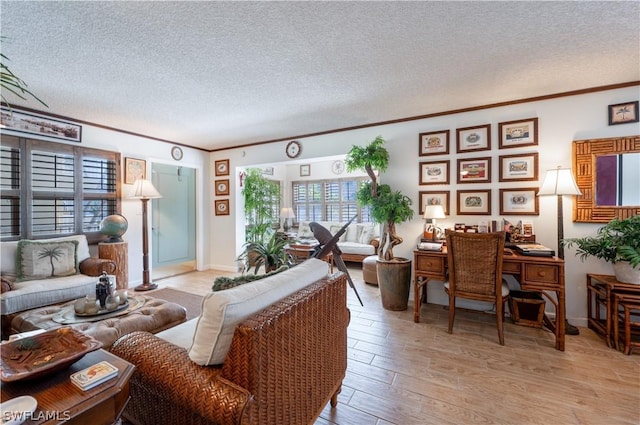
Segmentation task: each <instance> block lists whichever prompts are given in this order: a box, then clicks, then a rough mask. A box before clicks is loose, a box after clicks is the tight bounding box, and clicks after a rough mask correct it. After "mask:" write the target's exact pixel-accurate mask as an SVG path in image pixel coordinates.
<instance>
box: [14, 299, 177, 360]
mask: <svg viewBox="0 0 640 425" xmlns="http://www.w3.org/2000/svg"><path fill="white" fill-rule="evenodd" d="M142 298H144V304H143V305H142V307H140V308H138V309H136V310H133V311H131V312H129V313H127V314H126V315H122V316H117V317H112V318H108V319H104V320H98V321H93V322H82V323H75V324H71V325H63V324H60V323H58V322H55V321H54V320H53V317H54V316H56V315H59V314H60V313H61V312H63V310H65V309H68V308H70V307H71V308H73V307H72V306H73V301H72V302H71V303H66V304H60V305H53V306H48V307H41V308H36V309H33V310H29V311H26V312H24V313H21V314H18V315H17V316H15V317H14V318H13V320H12V321H11V329H12V332H13V333H20V332H27V331H33V330H37V329H53V328H59V327H61V326H71V327H72V328H75V329H77V330H79V331H81V332H83V333H85V334H87V335H90V336H92V337H94V338H95V339H97V340H98V341H100V342H102V344H103V346H102V348H104V349H105V350H108V349H109V348H110V347H111V346H112V345H113V343H114V342H115V341H116V339H118V338H120V337H121V336H122V335H125V334H128V333H130V332H133V331H147V332H151V333H157V332H160V331H163V330H165V329H169V328H171V327H173V326H176V325H178V324H180V323H182V322H184V321H185V320H186V319H187V310H186V309H185V308H184V307H182V306H181V305H178V304H175V303H172V302H169V301H165V300H161V299H158V298H151V297H146V296H144V297H142Z"/></svg>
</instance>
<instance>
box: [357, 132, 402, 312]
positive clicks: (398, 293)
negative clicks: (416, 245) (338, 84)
mask: <svg viewBox="0 0 640 425" xmlns="http://www.w3.org/2000/svg"><path fill="white" fill-rule="evenodd" d="M384 142H385V141H384V139H383V138H382V136H378V137H376V138H375V139H374V140H373V141H372V142H371V143H369V145H367V146H365V147H362V146H353V147H352V148H351V150H350V151H349V153H348V154H347V157H346V159H345V164H346V165H347V170H348V171H354V170H364V171H365V172H366V173H367V175H368V176H369V177H370V178H371V181H369V182H367V183H365V184H363V185H362V186H361V187H360V188H359V189H358V193H357V199H358V203H359V204H360V205H361V206H368V207H369V208H370V209H371V217H373V219H374V221H375V222H376V223H380V224H382V232H381V237H380V247H379V249H378V261H377V264H376V270H377V274H378V285H379V286H380V295H381V298H382V305H383V307H384V308H386V309H388V310H406V308H407V302H408V300H409V289H410V286H411V260H409V259H406V258H399V257H395V256H394V255H393V248H394V247H395V246H397V245H399V244H401V243H402V238H401V237H400V236H399V235H398V234H397V233H396V224H399V223H403V222H405V221H407V220H410V219H411V218H412V217H413V209H412V208H411V199H410V198H409V197H407V196H405V195H403V194H402V193H401V192H400V191H397V190H393V189H391V187H390V186H389V185H388V184H379V183H378V177H379V176H378V172H379V173H382V172H384V171H386V170H387V167H388V166H389V152H388V151H387V149H386V148H385V147H384Z"/></svg>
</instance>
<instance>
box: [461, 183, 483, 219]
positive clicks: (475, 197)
mask: <svg viewBox="0 0 640 425" xmlns="http://www.w3.org/2000/svg"><path fill="white" fill-rule="evenodd" d="M456 194H457V197H458V210H457V214H458V215H491V189H487V190H458V191H457V192H456Z"/></svg>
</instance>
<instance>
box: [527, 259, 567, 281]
mask: <svg viewBox="0 0 640 425" xmlns="http://www.w3.org/2000/svg"><path fill="white" fill-rule="evenodd" d="M558 272H559V268H558V267H555V266H547V265H544V264H524V275H523V277H522V279H523V280H524V281H525V282H530V283H535V282H539V283H555V284H557V283H559V282H560V276H558Z"/></svg>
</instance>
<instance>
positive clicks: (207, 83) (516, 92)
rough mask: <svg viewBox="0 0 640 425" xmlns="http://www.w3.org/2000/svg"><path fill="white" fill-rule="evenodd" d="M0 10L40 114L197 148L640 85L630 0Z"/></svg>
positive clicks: (5, 4) (638, 20)
mask: <svg viewBox="0 0 640 425" xmlns="http://www.w3.org/2000/svg"><path fill="white" fill-rule="evenodd" d="M0 12H1V24H2V35H3V36H5V37H7V40H5V42H3V43H2V53H3V54H5V55H6V56H8V57H9V59H10V63H9V64H10V68H11V69H12V70H13V71H14V72H15V73H16V74H18V75H19V76H20V77H21V78H22V79H23V80H25V81H26V82H27V84H28V85H29V88H30V89H31V90H32V91H33V92H35V93H36V94H37V95H38V96H39V97H41V98H42V99H43V100H44V101H45V102H46V103H47V104H48V105H49V109H48V111H49V112H50V113H53V114H57V115H62V116H66V117H72V118H75V119H77V120H82V121H86V122H92V123H98V124H101V125H105V126H110V127H114V128H118V129H122V130H126V131H130V132H134V133H139V134H143V135H147V136H152V137H156V138H160V139H164V140H169V141H172V142H176V143H180V144H184V145H188V146H194V147H200V148H204V149H207V150H210V149H219V148H224V147H232V146H239V145H245V144H251V143H255V142H260V141H267V140H275V139H289V138H294V137H296V136H300V135H305V134H311V133H316V132H324V131H329V130H333V129H339V128H345V127H351V126H359V125H365V124H370V123H376V122H381V121H387V120H394V119H401V118H406V117H412V116H418V115H426V114H432V113H437V112H443V111H451V110H456V109H460V108H467V107H474V106H480V105H487V104H492V103H496V102H503V101H512V100H518V99H524V98H530V97H535V96H543V95H550V94H554V93H560V92H567V91H572V90H580V89H587V88H592V87H599V86H604V85H610V84H618V83H628V82H633V81H639V80H640V30H639V28H640V2H638V1H631V2H629V1H627V2H623V1H620V2H213V1H208V2H206V1H205V2H179V1H167V2H122V1H106V2H100V1H77V2H76V1H73V2H72V1H64V2H55V1H43V2H35V1H30V2H22V1H5V0H2V1H1V10H0ZM11 99H12V100H13V98H11ZM629 100H632V99H629ZM13 103H14V104H15V105H18V106H26V107H30V108H35V109H41V110H46V109H44V108H43V107H41V106H40V105H38V104H37V103H36V102H35V101H33V100H30V101H28V102H24V101H20V100H16V101H15V102H13Z"/></svg>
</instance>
